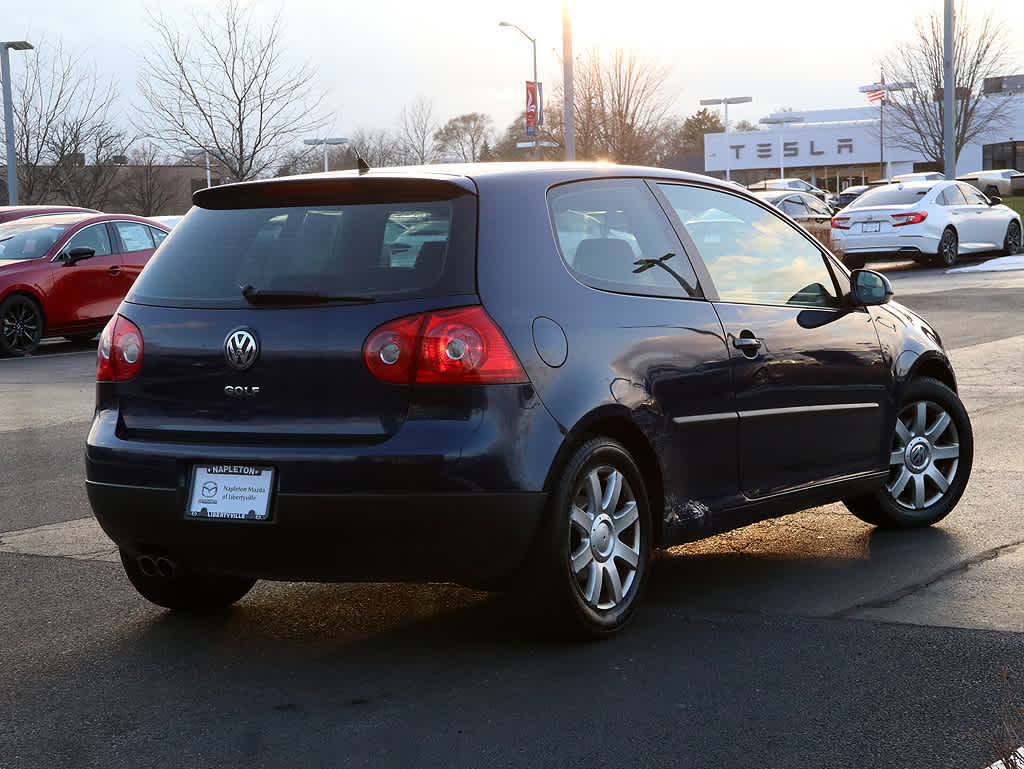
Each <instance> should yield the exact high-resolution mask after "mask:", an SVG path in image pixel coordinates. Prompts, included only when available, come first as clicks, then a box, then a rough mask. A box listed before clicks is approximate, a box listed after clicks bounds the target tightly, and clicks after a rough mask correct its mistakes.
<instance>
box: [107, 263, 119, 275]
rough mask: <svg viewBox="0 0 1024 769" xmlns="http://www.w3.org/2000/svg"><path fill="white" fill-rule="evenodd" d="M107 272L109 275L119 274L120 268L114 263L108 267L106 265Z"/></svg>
mask: <svg viewBox="0 0 1024 769" xmlns="http://www.w3.org/2000/svg"><path fill="white" fill-rule="evenodd" d="M107 272H109V273H110V274H111V275H119V274H120V273H121V268H120V267H119V266H117V265H116V264H115V265H112V266H110V267H107Z"/></svg>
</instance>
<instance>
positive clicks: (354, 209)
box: [128, 195, 476, 308]
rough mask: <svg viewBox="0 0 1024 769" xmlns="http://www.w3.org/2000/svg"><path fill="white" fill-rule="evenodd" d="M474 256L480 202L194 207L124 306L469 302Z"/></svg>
mask: <svg viewBox="0 0 1024 769" xmlns="http://www.w3.org/2000/svg"><path fill="white" fill-rule="evenodd" d="M475 253H476V201H475V198H474V197H473V196H471V195H459V196H456V197H453V198H451V199H446V200H423V199H422V198H421V199H419V200H416V201H414V202H402V201H395V202H373V203H360V204H349V205H296V206H285V207H277V208H262V207H261V208H239V209H232V208H217V209H207V208H198V207H197V208H194V209H193V210H192V211H191V213H190V214H189V215H188V216H187V217H186V218H185V219H183V220H182V222H181V223H180V224H178V226H177V227H175V229H174V231H173V233H172V234H171V235H170V236H168V238H167V240H166V241H165V242H164V243H163V245H162V246H161V248H160V250H159V251H158V252H157V253H156V255H155V256H154V257H153V258H152V259H151V260H150V262H149V264H148V265H147V266H146V269H145V270H143V272H142V274H141V275H140V276H139V279H138V280H137V281H136V283H135V286H134V287H133V288H132V291H131V293H130V294H129V295H128V301H130V302H134V303H136V304H154V305H162V306H173V307H192V308H199V307H213V308H216V307H244V306H247V305H248V304H249V300H247V299H246V297H245V295H246V294H247V295H249V296H250V297H259V296H264V297H270V299H271V301H273V297H274V296H275V295H278V294H281V295H286V296H292V297H294V296H300V297H301V296H303V295H306V294H308V295H310V296H311V297H316V298H318V299H322V298H325V297H327V298H331V299H330V301H353V300H359V299H363V298H365V299H366V300H373V301H388V300H399V299H417V298H423V297H434V296H448V295H452V294H472V293H474V292H475V290H476V272H475ZM243 292H244V294H243ZM292 301H296V300H295V299H294V298H293V299H292ZM297 303H299V304H301V303H302V301H301V299H300V300H298V301H297Z"/></svg>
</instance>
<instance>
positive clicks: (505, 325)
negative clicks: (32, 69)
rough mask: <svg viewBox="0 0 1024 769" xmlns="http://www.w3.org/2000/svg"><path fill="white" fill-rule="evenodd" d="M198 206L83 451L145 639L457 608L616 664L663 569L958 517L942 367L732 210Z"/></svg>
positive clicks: (565, 194)
mask: <svg viewBox="0 0 1024 769" xmlns="http://www.w3.org/2000/svg"><path fill="white" fill-rule="evenodd" d="M193 200H194V202H195V207H194V208H193V209H192V211H191V212H190V213H189V215H188V217H187V218H186V219H185V220H184V221H182V222H181V224H179V225H178V227H177V228H176V229H175V231H174V235H173V236H172V237H171V238H168V240H167V241H166V242H165V244H164V245H163V246H162V247H161V248H160V249H159V251H158V252H157V253H156V255H155V256H154V257H153V260H152V261H151V262H150V264H149V266H148V267H147V268H146V270H145V271H144V273H143V274H142V275H141V277H140V278H139V280H138V281H137V282H136V283H135V285H134V286H133V288H132V289H131V291H130V292H129V294H128V296H127V297H126V299H125V301H124V302H123V303H122V304H121V305H120V307H119V308H118V310H117V314H116V316H115V317H114V318H113V319H112V320H111V321H110V323H108V324H107V327H106V328H105V329H104V331H103V334H102V336H101V341H100V344H99V351H98V356H97V367H96V379H97V385H96V395H97V402H96V412H95V413H96V417H95V419H94V421H93V425H92V429H91V431H90V433H89V436H88V438H87V445H86V476H87V488H88V494H89V500H90V502H91V504H92V507H93V510H94V512H95V514H96V517H97V519H98V521H99V523H100V525H101V526H102V527H103V529H104V531H106V532H107V534H108V535H109V536H110V537H111V538H112V539H113V540H114V542H115V543H116V544H117V546H118V547H119V549H120V552H121V562H122V564H123V567H124V570H125V573H126V575H127V577H128V579H129V580H130V581H131V583H132V584H133V585H134V587H135V588H136V590H137V591H138V592H139V593H140V594H141V595H142V596H144V597H145V598H147V599H148V600H150V601H152V602H154V603H156V604H158V605H160V606H164V607H168V608H170V609H174V610H180V611H204V610H207V611H208V610H210V609H214V608H218V607H224V606H227V605H229V604H231V603H233V602H235V601H236V600H238V599H240V598H241V597H242V596H244V595H245V594H246V592H247V591H248V590H249V589H250V588H251V587H252V585H253V584H254V582H255V581H256V580H257V579H260V578H269V579H284V580H310V581H334V580H349V579H359V580H384V581H389V580H395V579H399V580H413V581H423V580H454V581H459V582H464V583H468V584H471V585H480V586H490V587H502V586H503V587H506V588H511V589H519V590H521V592H522V596H523V601H524V602H526V603H527V605H528V606H529V607H530V608H531V609H533V610H535V612H536V614H535V616H536V618H537V620H538V622H539V623H541V624H542V625H543V627H545V628H547V627H549V626H554V625H564V626H567V627H569V628H570V629H571V630H572V631H573V632H576V633H585V634H589V635H592V636H606V635H610V634H612V633H614V632H616V631H617V630H619V629H620V628H621V627H622V626H623V625H624V624H625V623H626V622H627V621H628V620H629V618H630V616H631V615H632V614H633V613H634V610H635V608H636V606H637V604H638V599H639V596H640V595H641V593H642V592H643V586H644V582H645V581H646V579H647V576H648V572H649V566H650V564H651V552H652V549H654V548H659V547H669V546H672V545H675V544H678V543H681V542H687V541H692V540H695V539H699V538H702V537H707V536H710V535H713V534H715V533H718V532H722V531H726V530H730V529H734V528H736V527H739V526H744V525H747V524H749V523H750V522H752V521H755V520H758V519H762V518H768V517H775V516H779V515H782V514H784V513H788V512H791V511H795V510H799V509H803V508H807V507H813V506H816V505H820V504H825V503H829V502H833V501H836V500H843V501H845V503H846V505H847V507H848V508H849V509H850V510H851V511H853V513H854V514H855V515H857V516H859V517H860V518H862V519H863V520H865V521H868V522H870V523H872V524H874V525H878V526H886V527H890V528H914V527H921V526H928V525H931V524H932V523H935V522H936V521H938V520H940V519H941V518H943V517H944V516H945V515H947V514H948V513H949V512H950V511H951V510H952V509H953V507H954V505H955V504H956V503H957V500H958V499H959V498H960V495H961V493H962V492H963V490H964V488H965V486H966V483H967V480H968V476H969V473H970V468H971V461H972V455H973V448H972V438H971V426H970V420H969V419H968V416H967V412H966V411H965V410H964V407H963V405H962V404H961V403H960V400H959V399H958V397H957V395H956V381H955V378H954V375H953V370H952V368H951V366H950V363H949V359H948V358H947V356H946V353H945V352H944V350H943V348H942V346H941V343H940V341H939V336H938V334H937V333H935V331H933V330H932V329H931V328H930V327H929V326H928V324H927V323H926V322H925V321H924V320H922V319H921V318H919V317H917V316H916V315H914V314H913V313H911V312H910V311H909V310H906V309H905V308H902V307H900V306H899V305H897V304H895V303H893V302H891V301H890V299H891V296H892V289H891V286H890V285H889V283H888V281H887V280H886V278H885V277H884V276H882V275H880V274H878V273H872V272H869V271H859V272H854V273H853V274H852V275H851V274H850V273H849V272H848V271H847V270H846V269H845V268H844V267H842V265H840V264H839V263H838V262H837V261H836V260H835V259H834V257H833V256H832V254H830V253H829V252H828V251H827V250H825V249H824V248H823V247H821V246H820V245H819V244H818V243H817V242H816V241H815V240H814V239H813V238H811V237H810V236H809V235H808V233H807V232H806V231H805V230H804V229H803V228H801V227H799V226H797V225H795V224H794V223H793V222H792V221H790V220H789V219H788V218H787V217H785V216H783V215H782V213H781V212H780V211H779V210H778V209H776V208H774V207H772V206H770V205H768V204H767V203H765V202H764V201H762V200H759V199H757V198H755V197H753V196H752V195H750V194H748V193H746V192H744V191H742V190H739V189H737V188H736V187H735V186H734V185H731V184H727V183H723V182H719V181H716V180H714V179H710V178H708V177H704V176H697V175H694V174H687V173H683V172H679V171H670V170H666V169H659V168H640V167H628V166H613V165H604V164H589V163H587V164H583V163H549V164H515V163H513V164H492V163H480V164H468V165H445V166H433V167H428V168H403V169H399V170H388V169H380V170H370V171H368V172H364V173H362V174H359V173H356V172H352V173H348V172H341V173H335V174H317V175H316V176H314V177H292V178H281V179H266V180H260V181H256V182H248V183H242V184H231V185H223V186H217V187H212V188H209V189H204V190H200V191H198V192H196V193H195V194H194V196H193ZM510 201H514V202H515V205H514V206H510V205H509V203H510ZM396 221H397V222H403V223H405V222H419V223H420V224H422V225H426V224H427V223H429V222H446V223H447V225H446V227H444V228H441V227H437V228H434V227H433V226H431V227H426V226H424V227H423V230H429V231H430V232H429V233H428V232H423V231H421V233H420V234H419V235H417V234H416V233H413V234H411V235H410V234H409V230H410V229H412V227H413V226H415V225H413V224H409V225H408V226H403V227H391V226H389V225H390V224H392V223H394V222H396ZM581 234H583V235H584V237H582V238H580V237H579V236H580V235H581ZM428 235H429V237H427V236H428ZM399 239H401V240H402V241H403V243H404V244H407V245H408V246H409V248H407V249H405V250H404V251H403V252H402V253H401V254H399V255H400V256H401V257H403V258H402V259H396V258H395V257H396V254H395V253H394V252H393V251H392V250H391V249H390V248H389V246H390V245H392V242H393V241H394V240H399ZM413 249H415V251H416V256H415V260H414V261H413V262H412V263H411V264H410V263H408V262H407V261H406V259H405V257H407V256H408V254H409V252H410V251H412V250H413ZM873 321H878V322H873ZM897 361H898V365H897ZM766 383H767V384H766Z"/></svg>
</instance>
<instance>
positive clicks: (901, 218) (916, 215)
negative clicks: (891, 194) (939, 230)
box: [889, 211, 928, 227]
mask: <svg viewBox="0 0 1024 769" xmlns="http://www.w3.org/2000/svg"><path fill="white" fill-rule="evenodd" d="M889 216H890V218H892V226H893V227H903V226H905V225H907V224H919V223H920V222H923V221H924V220H925V219H927V218H928V212H927V211H914V212H913V213H911V214H889Z"/></svg>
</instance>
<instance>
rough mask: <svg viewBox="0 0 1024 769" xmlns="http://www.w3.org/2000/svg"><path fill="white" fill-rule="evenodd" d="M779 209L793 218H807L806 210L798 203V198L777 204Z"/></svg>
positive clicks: (787, 199)
mask: <svg viewBox="0 0 1024 769" xmlns="http://www.w3.org/2000/svg"><path fill="white" fill-rule="evenodd" d="M779 208H780V209H782V211H783V212H785V213H786V214H788V215H789V216H792V217H793V218H796V217H798V216H807V209H806V208H804V204H803V203H801V202H800V200H799V198H786V199H785V200H783V201H782V203H780V204H779Z"/></svg>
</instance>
